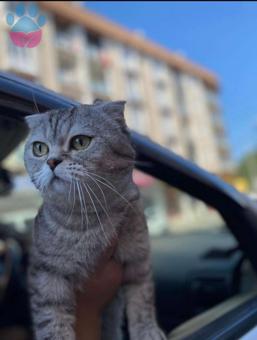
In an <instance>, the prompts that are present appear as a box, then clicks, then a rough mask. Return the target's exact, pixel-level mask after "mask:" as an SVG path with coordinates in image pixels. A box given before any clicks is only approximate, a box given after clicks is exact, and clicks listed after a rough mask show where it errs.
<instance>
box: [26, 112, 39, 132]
mask: <svg viewBox="0 0 257 340" xmlns="http://www.w3.org/2000/svg"><path fill="white" fill-rule="evenodd" d="M42 117H43V114H42V113H36V114H32V115H29V116H25V117H24V119H25V122H26V123H27V125H28V127H29V128H30V129H33V128H34V127H35V126H36V125H38V123H39V122H40V120H41V119H42Z"/></svg>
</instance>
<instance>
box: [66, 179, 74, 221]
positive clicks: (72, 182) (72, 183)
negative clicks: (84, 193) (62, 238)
mask: <svg viewBox="0 0 257 340" xmlns="http://www.w3.org/2000/svg"><path fill="white" fill-rule="evenodd" d="M71 185H72V189H73V190H72V192H73V203H72V208H71V213H70V216H69V218H68V220H67V222H66V225H68V224H69V222H70V219H71V217H72V214H73V210H74V207H75V196H76V187H75V184H74V181H73V180H72V181H71Z"/></svg>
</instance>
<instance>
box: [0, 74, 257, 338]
mask: <svg viewBox="0 0 257 340" xmlns="http://www.w3.org/2000/svg"><path fill="white" fill-rule="evenodd" d="M75 105H78V103H77V102H75V101H73V100H71V99H68V98H66V97H63V96H61V95H59V94H56V93H54V92H51V91H50V90H47V89H45V88H43V87H40V86H38V85H35V84H33V83H31V82H28V81H24V80H22V79H20V78H18V77H15V76H13V75H10V74H6V73H0V138H1V139H0V165H1V168H0V169H1V170H0V338H1V339H5V338H6V339H22V336H23V339H29V336H30V335H29V334H30V325H31V321H30V317H29V307H28V296H27V286H26V268H27V258H28V249H29V244H30V232H31V226H32V220H33V216H34V215H35V213H36V210H37V207H38V206H39V204H40V197H39V196H38V195H37V194H36V192H35V191H34V190H32V189H31V192H29V193H27V194H24V193H23V192H22V193H21V192H18V191H17V190H16V191H15V188H17V187H21V186H22V185H24V183H23V182H22V181H20V182H19V179H17V178H18V176H16V178H12V174H11V173H10V171H8V169H5V167H4V165H3V164H4V160H5V159H6V158H7V157H8V156H9V155H10V154H11V153H12V152H13V150H14V149H15V148H16V147H17V146H18V145H19V144H20V143H21V142H22V141H23V140H24V138H25V137H26V135H27V132H28V130H27V127H26V125H25V123H24V120H23V118H24V116H25V115H27V114H33V113H35V112H38V111H39V112H44V111H46V110H49V109H52V108H60V107H70V106H75ZM131 138H132V142H133V144H134V145H135V148H136V151H137V161H136V168H137V169H139V170H140V171H143V172H144V173H146V174H148V175H151V176H152V177H154V178H156V179H158V180H161V181H162V182H163V183H165V185H166V186H171V187H174V188H176V189H178V190H180V191H181V192H183V193H184V194H187V195H190V196H192V197H194V198H196V199H198V200H201V201H202V202H204V203H205V204H207V205H208V206H210V207H212V209H214V210H217V212H218V213H219V214H220V216H221V217H222V218H223V221H224V226H222V225H221V226H220V228H218V229H217V228H216V229H214V230H203V231H201V232H200V231H198V232H194V233H185V234H183V235H176V234H172V233H167V232H163V233H161V234H159V235H155V236H152V238H151V241H152V249H153V268H154V279H155V284H156V305H157V312H158V319H159V322H160V324H161V326H162V327H163V328H164V329H165V331H166V332H167V333H170V332H171V333H170V335H169V338H170V339H238V338H239V337H242V336H244V338H245V339H247V336H248V335H249V334H250V335H249V336H252V334H255V338H257V331H256V330H255V328H254V327H255V325H256V324H257V295H256V291H255V284H256V272H257V205H256V203H255V202H254V201H253V200H251V199H250V198H248V197H247V196H245V195H243V194H241V193H239V192H237V191H236V190H235V189H234V188H233V187H231V186H229V185H228V184H226V183H225V182H223V181H222V180H221V179H219V178H218V177H216V176H215V175H213V174H210V173H208V172H207V171H205V170H203V169H201V168H199V167H198V166H197V165H195V164H193V163H191V162H190V161H187V160H185V159H183V158H181V157H180V156H178V155H176V154H174V153H172V152H171V151H169V150H167V149H165V148H163V147H161V146H160V145H158V144H156V143H154V142H153V141H151V140H150V139H148V138H147V137H145V136H141V135H140V134H138V133H136V132H134V131H131ZM21 157H22V156H21ZM15 181H16V182H15ZM26 185H29V184H28V183H27V184H26ZM221 302H222V303H221ZM219 303H221V304H219ZM218 304H219V305H218ZM213 306H215V307H214V308H212V307H213ZM192 318H193V319H192ZM8 332H9V333H8ZM249 339H250V338H249Z"/></svg>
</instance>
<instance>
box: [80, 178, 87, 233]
mask: <svg viewBox="0 0 257 340" xmlns="http://www.w3.org/2000/svg"><path fill="white" fill-rule="evenodd" d="M78 185H79V188H80V192H81V198H82V204H83V207H84V212H85V215H86V221H87V229H88V224H89V220H88V214H87V205H86V201H85V198H84V195H83V190H82V187H81V185H80V183H79V182H78Z"/></svg>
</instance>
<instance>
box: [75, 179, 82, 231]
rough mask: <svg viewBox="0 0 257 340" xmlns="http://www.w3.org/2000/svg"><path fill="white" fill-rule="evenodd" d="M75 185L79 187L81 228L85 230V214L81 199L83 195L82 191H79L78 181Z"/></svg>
mask: <svg viewBox="0 0 257 340" xmlns="http://www.w3.org/2000/svg"><path fill="white" fill-rule="evenodd" d="M75 184H76V186H77V189H78V195H79V205H80V215H81V220H80V226H81V229H82V230H83V225H84V218H83V213H84V211H83V206H82V198H81V193H80V190H79V185H78V181H76V182H75Z"/></svg>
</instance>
